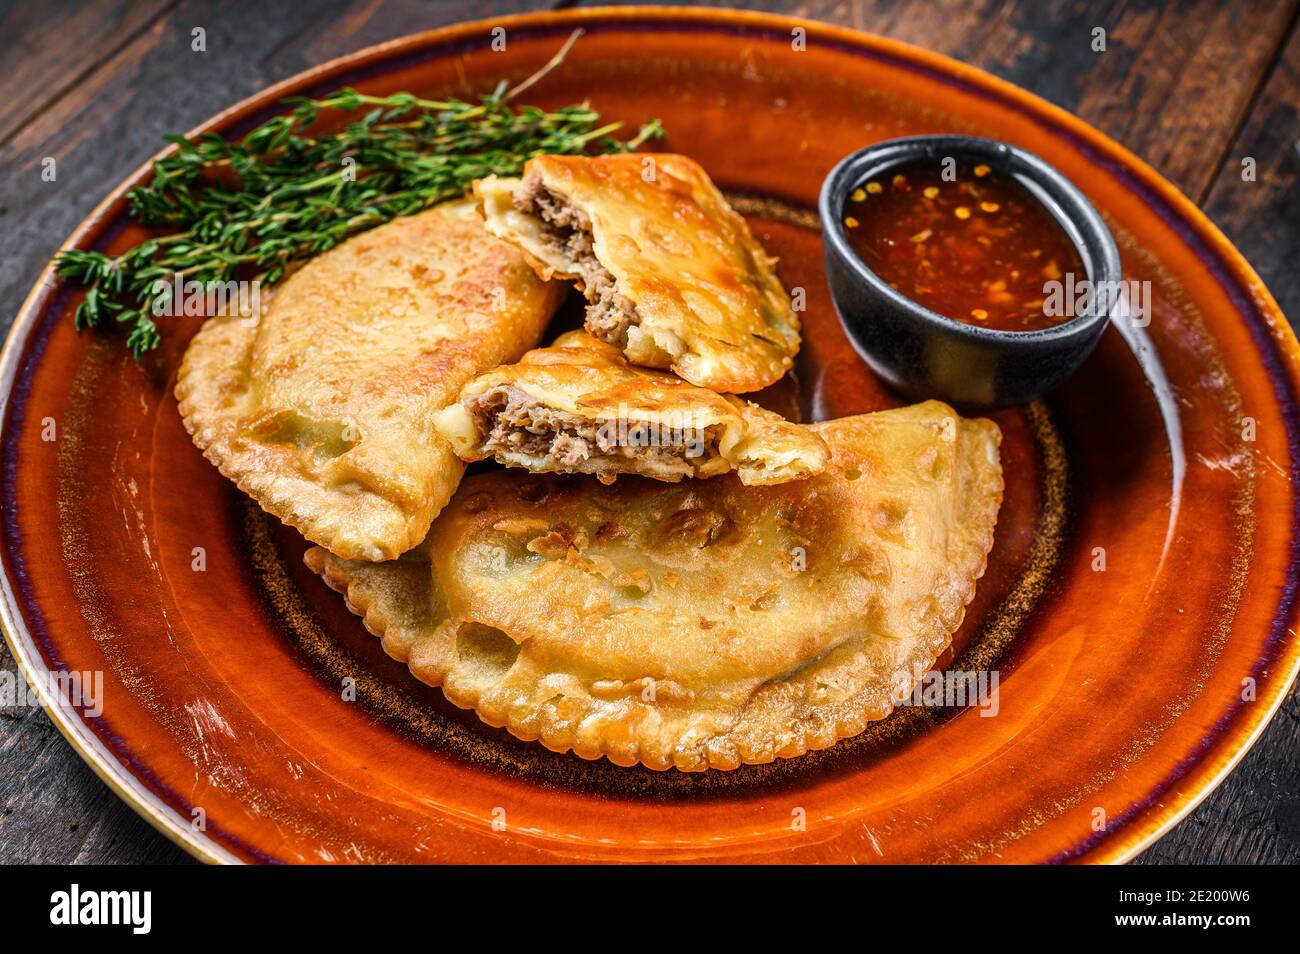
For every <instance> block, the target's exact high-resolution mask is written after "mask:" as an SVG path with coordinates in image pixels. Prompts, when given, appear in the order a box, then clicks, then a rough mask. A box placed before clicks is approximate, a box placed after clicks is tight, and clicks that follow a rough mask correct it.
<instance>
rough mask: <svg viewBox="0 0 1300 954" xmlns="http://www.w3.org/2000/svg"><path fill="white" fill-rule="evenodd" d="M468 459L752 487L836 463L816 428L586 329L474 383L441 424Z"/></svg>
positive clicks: (608, 478)
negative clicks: (642, 364) (632, 356)
mask: <svg viewBox="0 0 1300 954" xmlns="http://www.w3.org/2000/svg"><path fill="white" fill-rule="evenodd" d="M434 426H435V427H437V428H438V431H439V433H441V434H442V436H443V437H445V438H446V439H447V440H448V441H450V442H451V446H452V448H453V449H454V450H455V451H456V453H457V454H459V455H460V456H461V458H462V459H463V460H469V461H474V460H483V459H484V458H487V457H491V458H493V459H494V460H496V461H497V462H498V463H501V464H505V465H507V466H511V467H523V468H526V469H528V470H530V471H532V472H533V473H583V474H595V475H596V476H597V477H599V478H600V479H601V480H603V481H605V482H607V483H612V482H613V480H614V479H615V477H617V476H618V475H619V474H641V475H643V476H646V477H654V478H655V479H657V480H667V481H678V480H681V479H682V478H683V477H714V476H717V475H718V474H725V473H728V472H730V471H732V470H734V471H736V473H738V474H739V475H740V480H741V482H742V483H745V484H772V483H781V482H783V481H787V480H798V479H800V478H802V477H807V476H809V475H810V474H815V473H817V472H818V471H820V470H821V469H822V468H823V467H824V466H825V465H826V460H827V458H828V457H829V452H828V451H827V449H826V444H825V442H824V441H822V439H821V438H820V437H818V436H817V434H816V432H814V431H813V430H812V429H810V428H808V427H805V426H803V425H799V424H794V423H791V422H790V421H787V420H785V418H783V417H781V416H780V415H779V414H774V413H773V412H771V411H768V410H766V409H764V408H761V407H759V406H758V405H756V404H752V403H750V402H749V401H745V400H743V399H741V398H738V397H735V396H734V395H720V394H717V393H716V392H714V391H710V390H708V389H707V388H701V387H696V386H695V385H693V384H688V383H687V382H685V381H683V380H682V379H681V378H679V377H677V376H676V375H673V374H669V373H667V372H664V371H651V370H647V369H645V368H639V367H636V366H634V365H630V364H628V361H627V359H626V358H625V357H623V353H622V352H621V351H619V349H618V348H616V347H614V346H613V345H610V344H606V343H605V342H603V341H600V340H598V339H596V338H594V337H592V336H591V335H590V334H588V333H587V332H585V331H572V332H569V333H568V334H565V335H562V336H561V337H560V338H559V339H557V340H556V341H555V343H554V344H553V345H551V346H550V347H548V348H538V349H537V350H534V351H530V352H528V353H527V354H526V355H524V356H523V358H521V359H520V361H519V363H518V364H513V365H506V366H503V367H500V368H496V369H494V370H492V371H488V372H486V373H484V374H481V375H479V376H478V377H477V378H475V379H474V380H473V381H471V382H470V383H469V384H467V385H466V386H465V388H464V390H463V391H461V394H460V398H459V400H457V401H456V403H454V404H451V405H449V406H448V407H447V408H446V409H445V410H443V411H441V412H439V414H438V415H437V416H436V417H435V418H434Z"/></svg>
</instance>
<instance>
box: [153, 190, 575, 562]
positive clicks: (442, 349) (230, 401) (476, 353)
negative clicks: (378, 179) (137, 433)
mask: <svg viewBox="0 0 1300 954" xmlns="http://www.w3.org/2000/svg"><path fill="white" fill-rule="evenodd" d="M561 294H562V291H561V290H559V289H557V287H556V286H555V285H554V284H546V283H544V282H542V281H541V280H540V279H539V278H538V277H537V276H536V274H535V273H534V272H533V270H532V269H531V268H529V266H528V265H527V263H526V262H525V261H524V258H523V256H522V255H521V254H520V253H519V251H518V250H517V249H515V247H514V246H512V245H509V244H507V243H505V242H503V241H501V240H500V239H497V238H494V237H493V236H491V235H489V234H488V233H487V231H486V230H485V229H484V228H483V223H482V221H481V219H480V218H479V217H478V215H477V213H476V212H475V211H474V205H473V203H472V202H469V201H461V202H457V203H451V204H447V205H443V206H439V207H437V208H434V209H431V210H429V211H427V212H422V213H420V214H418V215H413V216H410V217H407V218H399V219H396V220H394V221H392V222H389V223H388V224H386V225H382V226H380V227H378V228H376V229H374V230H372V231H369V232H365V233H363V234H361V235H358V236H356V237H354V238H352V239H349V240H348V241H346V242H344V243H343V244H342V245H340V246H338V248H336V249H333V250H332V251H329V252H325V253H324V254H322V255H320V256H318V257H316V258H314V259H312V260H311V261H310V262H308V263H307V264H306V265H304V266H303V267H302V269H301V270H299V271H298V272H296V273H295V274H293V275H292V276H290V277H289V278H288V279H286V280H285V281H284V283H283V284H282V285H281V286H280V287H279V288H278V289H277V290H276V293H275V297H274V300H273V301H272V302H271V304H270V305H269V307H268V308H267V309H266V310H265V313H264V314H263V315H262V316H261V318H260V320H250V319H248V318H241V317H237V316H235V317H217V318H212V319H209V320H208V322H207V323H206V324H204V326H203V327H202V328H201V329H200V330H199V332H198V334H197V335H195V337H194V340H193V341H192V342H191V343H190V346H189V350H188V351H186V353H185V359H184V361H183V362H182V364H181V369H180V377H179V379H178V381H177V384H176V397H177V399H178V400H179V401H180V411H181V415H182V416H183V417H184V418H185V426H186V428H188V429H189V432H190V434H191V436H192V437H193V438H194V443H195V444H197V445H198V446H199V447H200V448H201V449H202V450H203V452H204V454H205V455H206V456H207V457H208V459H209V460H211V461H212V462H213V463H214V464H216V465H217V467H218V468H220V470H221V472H222V473H223V474H225V475H226V476H227V477H229V478H230V479H231V480H233V481H234V482H235V483H236V484H238V485H239V488H240V489H241V490H243V491H244V492H245V493H247V494H249V495H250V496H252V497H253V499H255V500H256V501H257V502H258V503H259V504H261V506H262V507H263V509H265V510H267V511H269V512H270V513H273V514H275V515H276V516H277V517H279V518H280V519H281V520H283V521H284V522H285V523H288V524H290V525H292V526H294V527H297V528H298V529H299V530H301V531H302V534H303V536H305V537H307V539H309V540H311V541H312V542H314V543H319V544H321V545H322V546H324V547H326V548H328V549H329V550H331V551H332V552H334V553H337V554H338V555H339V556H343V557H349V558H353V559H359V560H388V559H392V558H393V557H396V556H397V555H398V554H399V553H402V552H403V551H405V550H408V549H410V548H411V547H413V546H415V545H416V544H417V543H419V542H420V541H421V540H423V539H424V536H425V534H426V533H427V532H428V530H429V522H430V521H431V520H432V519H433V517H434V515H435V514H436V513H437V512H438V511H439V510H441V509H442V508H443V506H445V505H446V503H447V501H448V500H449V499H450V498H451V495H452V493H453V492H454V491H455V490H456V486H457V485H458V484H459V483H460V478H461V475H462V473H463V471H464V464H463V463H461V460H460V458H459V457H457V456H456V454H455V453H454V452H453V451H452V449H451V446H450V445H449V444H448V443H447V442H446V441H445V440H443V439H442V438H441V437H440V436H438V434H437V432H436V431H434V429H433V423H432V418H433V415H434V413H435V412H436V411H439V410H441V409H442V408H443V407H445V406H446V405H447V404H448V403H450V402H451V401H454V400H455V399H456V396H457V395H458V394H459V393H460V389H461V388H462V387H464V385H465V384H466V383H467V382H468V381H470V380H471V379H472V378H473V377H474V376H475V375H477V374H478V373H479V372H481V371H483V370H485V369H487V368H491V367H494V366H495V365H497V364H500V363H501V362H502V361H513V360H517V359H518V357H519V356H520V355H521V354H523V353H524V352H525V351H526V350H527V349H529V348H531V347H533V346H534V345H536V344H537V342H538V340H539V339H540V338H541V335H542V331H543V329H544V328H545V327H546V323H547V321H548V319H549V318H550V316H551V314H552V312H553V311H554V310H555V307H556V305H557V304H558V301H559V298H560V296H561Z"/></svg>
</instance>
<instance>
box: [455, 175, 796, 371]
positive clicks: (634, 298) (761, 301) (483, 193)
mask: <svg viewBox="0 0 1300 954" xmlns="http://www.w3.org/2000/svg"><path fill="white" fill-rule="evenodd" d="M474 192H475V194H476V195H477V196H478V197H479V200H480V201H481V203H482V207H483V215H484V219H485V220H486V222H487V226H488V229H489V230H491V231H492V232H493V234H495V235H500V236H502V237H503V238H506V239H509V240H510V241H512V242H516V243H518V244H519V246H520V247H521V248H523V249H524V250H526V251H527V252H528V253H529V254H530V255H531V256H533V258H534V259H535V261H536V267H537V268H538V269H539V270H540V272H541V274H542V275H544V276H545V277H547V278H550V277H551V276H552V275H559V276H561V277H563V278H568V279H573V280H576V281H577V282H578V284H579V287H581V288H582V290H583V292H584V294H585V295H586V298H587V302H588V306H587V330H588V331H590V332H591V333H592V334H594V335H595V336H596V337H598V338H600V339H602V340H603V341H608V342H610V343H611V344H614V345H617V346H618V347H619V348H621V349H622V350H623V351H624V352H625V353H626V354H627V356H628V359H629V360H630V361H632V362H633V363H634V364H641V365H645V366H646V367H651V368H670V369H672V370H673V371H674V372H676V373H677V374H678V375H679V376H680V377H683V378H685V379H686V380H687V381H690V382H691V383H692V384H698V385H700V386H701V387H707V388H712V389H713V390H715V391H727V392H734V393H743V392H746V391H757V390H758V389H759V388H763V387H766V386H767V385H769V384H771V383H772V382H774V381H776V380H777V379H778V378H780V377H781V375H783V374H784V373H785V372H786V369H788V368H789V367H790V365H791V359H792V358H793V357H794V355H795V353H796V352H798V350H799V319H798V318H797V317H796V315H795V313H794V310H793V309H792V307H791V304H790V296H789V295H787V294H786V291H785V289H784V288H783V287H782V286H781V282H780V281H779V280H778V279H777V277H776V272H775V270H774V269H773V265H774V264H775V259H772V258H770V257H768V255H767V253H766V252H764V251H763V248H762V246H760V245H759V244H758V242H757V241H756V240H755V239H754V236H753V235H752V234H751V233H750V231H749V226H748V225H746V224H745V220H744V219H742V218H741V217H740V216H739V215H737V214H736V213H735V212H734V211H733V210H732V209H731V207H730V206H729V205H727V201H726V199H724V198H723V196H722V193H721V192H719V191H718V189H717V187H716V186H714V184H713V183H712V182H711V181H710V179H709V177H708V175H707V174H706V173H705V172H704V170H703V169H701V168H700V166H699V165H698V164H697V163H696V162H695V161H694V160H692V159H688V158H687V157H686V156H678V155H671V154H659V155H655V154H643V153H627V154H622V155H609V156H538V157H537V158H535V159H531V160H529V162H528V164H527V165H526V166H524V175H523V178H522V179H498V178H496V177H490V178H487V179H484V180H481V181H479V182H477V183H475V185H474Z"/></svg>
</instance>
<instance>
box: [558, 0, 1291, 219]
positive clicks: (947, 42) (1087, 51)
mask: <svg viewBox="0 0 1300 954" xmlns="http://www.w3.org/2000/svg"><path fill="white" fill-rule="evenodd" d="M584 2H585V3H586V4H587V5H596V4H598V3H599V2H601V0H584ZM745 6H746V7H747V8H751V9H770V10H772V11H774V12H783V13H790V14H791V15H794V16H806V17H811V18H813V19H817V20H824V21H826V22H828V23H835V24H839V25H841V26H848V27H853V28H854V29H858V30H865V31H867V32H869V33H877V34H880V35H881V36H887V37H891V38H893V39H896V40H902V41H904V42H906V43H912V44H915V45H916V46H920V47H924V48H925V49H928V50H933V51H935V52H938V53H944V54H947V55H949V56H953V57H956V58H957V59H960V60H963V61H965V62H967V63H970V64H972V65H974V66H978V67H980V68H982V69H986V70H988V71H989V72H991V73H993V74H995V75H997V76H1000V77H1002V78H1003V79H1006V80H1009V81H1011V82H1013V83H1015V84H1017V85H1018V86H1021V87H1023V88H1025V89H1027V90H1029V91H1031V92H1033V93H1037V94H1038V95H1040V96H1042V97H1044V98H1045V99H1048V100H1051V101H1052V102H1053V103H1056V104H1057V105H1058V106H1062V107H1064V108H1065V109H1068V110H1070V111H1071V112H1074V113H1076V114H1077V115H1079V116H1080V117H1081V118H1083V119H1085V120H1087V121H1088V122H1090V123H1092V124H1093V125H1095V126H1096V127H1097V128H1099V129H1101V130H1102V131H1103V132H1105V133H1106V134H1107V135H1110V136H1112V137H1114V138H1115V139H1117V140H1119V141H1120V142H1121V143H1123V144H1124V145H1125V146H1127V147H1128V148H1130V149H1132V150H1133V151H1134V152H1136V153H1137V154H1138V155H1140V156H1142V158H1143V159H1145V160H1146V161H1147V162H1149V163H1151V164H1152V165H1154V166H1155V167H1156V168H1157V169H1158V170H1160V172H1161V173H1162V174H1163V175H1164V176H1165V177H1166V178H1168V179H1169V180H1170V181H1172V182H1173V183H1174V184H1175V185H1177V186H1178V187H1179V188H1180V189H1182V190H1183V191H1184V192H1186V193H1187V194H1188V195H1190V196H1192V197H1193V198H1195V197H1198V196H1200V195H1201V194H1202V193H1203V191H1204V189H1205V187H1206V186H1207V185H1208V183H1209V181H1210V179H1211V178H1212V177H1213V175H1214V173H1215V170H1216V169H1217V167H1218V164H1219V162H1220V160H1221V158H1222V153H1221V150H1222V149H1223V148H1224V147H1225V146H1226V144H1227V143H1228V142H1229V141H1230V140H1231V137H1232V135H1233V133H1234V131H1235V129H1236V127H1237V125H1238V124H1239V121H1240V118H1241V114H1242V110H1243V109H1244V108H1245V106H1246V104H1247V103H1248V102H1249V101H1250V98H1251V96H1252V94H1253V93H1254V91H1255V89H1256V87H1257V85H1258V83H1259V80H1260V78H1261V75H1262V73H1263V71H1264V70H1265V69H1266V67H1267V66H1268V65H1269V63H1270V62H1271V60H1272V57H1273V55H1274V52H1275V50H1276V48H1277V43H1278V39H1279V37H1281V36H1282V35H1283V33H1284V32H1285V28H1286V26H1287V24H1288V23H1289V22H1290V21H1291V19H1292V17H1293V15H1294V12H1295V10H1296V8H1297V0H1283V2H1277V3H1252V2H1248V0H1234V2H1226V3H1225V2H1223V0H1175V2H1162V0H1105V2H1089V0H932V2H920V0H847V2H843V0H797V2H789V0H760V2H758V3H748V4H745ZM1097 27H1100V28H1102V29H1104V30H1105V31H1106V51H1105V52H1104V53H1098V52H1094V51H1093V49H1092V39H1093V34H1092V31H1093V29H1094V28H1097Z"/></svg>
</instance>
